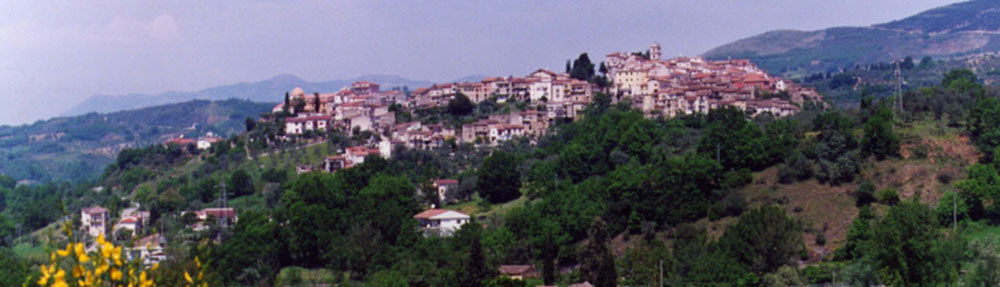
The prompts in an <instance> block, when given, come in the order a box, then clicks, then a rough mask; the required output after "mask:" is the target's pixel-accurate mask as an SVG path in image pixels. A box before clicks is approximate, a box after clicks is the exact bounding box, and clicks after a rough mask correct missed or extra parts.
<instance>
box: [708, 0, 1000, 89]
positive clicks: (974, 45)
mask: <svg viewBox="0 0 1000 287" xmlns="http://www.w3.org/2000/svg"><path fill="white" fill-rule="evenodd" d="M994 51H1000V1H997V0H975V1H969V2H962V3H957V4H952V5H948V6H944V7H940V8H935V9H931V10H928V11H925V12H922V13H919V14H917V15H914V16H911V17H908V18H905V19H901V20H897V21H892V22H889V23H884V24H878V25H873V26H868V27H836V28H829V29H823V30H818V31H793V30H778V31H771V32H766V33H763V34H760V35H757V36H753V37H750V38H746V39H742V40H739V41H736V42H733V43H729V44H726V45H722V46H720V47H717V48H715V49H712V50H710V51H708V52H706V53H705V54H704V55H703V56H705V57H707V58H710V59H724V58H749V59H751V60H753V61H754V62H755V63H757V64H758V65H759V66H761V68H764V69H765V70H767V71H769V72H772V73H777V74H782V75H785V76H793V77H794V76H801V75H804V74H808V73H814V72H831V71H837V70H840V69H844V68H849V67H851V66H854V65H855V64H869V63H875V62H888V61H892V60H894V59H901V58H904V57H907V56H912V57H914V58H917V59H919V58H920V57H923V56H932V57H955V56H965V55H971V54H980V53H985V52H994Z"/></svg>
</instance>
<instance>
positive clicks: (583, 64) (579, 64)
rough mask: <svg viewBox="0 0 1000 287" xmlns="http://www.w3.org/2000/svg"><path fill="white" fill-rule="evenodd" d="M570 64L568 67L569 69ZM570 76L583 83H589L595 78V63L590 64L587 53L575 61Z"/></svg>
mask: <svg viewBox="0 0 1000 287" xmlns="http://www.w3.org/2000/svg"><path fill="white" fill-rule="evenodd" d="M568 64H569V63H567V67H569V66H568ZM569 76H570V77H572V78H574V79H577V80H583V81H589V80H590V79H591V78H593V77H594V63H591V62H590V57H588V56H587V53H583V54H580V56H579V57H577V58H576V60H575V61H573V67H572V68H571V69H570V71H569Z"/></svg>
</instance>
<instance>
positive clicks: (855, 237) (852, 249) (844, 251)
mask: <svg viewBox="0 0 1000 287" xmlns="http://www.w3.org/2000/svg"><path fill="white" fill-rule="evenodd" d="M874 221H875V214H874V213H873V212H872V209H871V207H870V206H867V205H865V206H861V207H860V208H859V209H858V216H857V217H855V218H854V222H852V223H851V228H850V229H848V230H847V238H846V240H845V241H844V246H842V247H840V248H839V249H837V251H836V253H835V255H836V257H837V258H841V259H858V258H861V257H863V256H864V255H866V254H869V253H871V250H870V248H871V242H870V241H871V239H872V238H874V237H875V231H874V230H873V229H872V225H874V224H875V222H874Z"/></svg>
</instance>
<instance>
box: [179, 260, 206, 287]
mask: <svg viewBox="0 0 1000 287" xmlns="http://www.w3.org/2000/svg"><path fill="white" fill-rule="evenodd" d="M194 266H195V268H196V269H198V272H197V274H198V275H197V276H194V277H192V276H191V274H190V273H188V272H187V270H185V271H184V281H186V282H187V285H184V287H208V282H206V281H205V268H204V267H202V266H201V259H198V257H197V256H195V257H194Z"/></svg>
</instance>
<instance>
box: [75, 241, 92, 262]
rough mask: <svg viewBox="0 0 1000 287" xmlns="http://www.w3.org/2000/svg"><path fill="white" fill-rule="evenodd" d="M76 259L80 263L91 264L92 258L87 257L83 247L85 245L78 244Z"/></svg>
mask: <svg viewBox="0 0 1000 287" xmlns="http://www.w3.org/2000/svg"><path fill="white" fill-rule="evenodd" d="M75 251H76V258H77V259H78V260H80V263H87V262H90V257H88V256H87V251H86V250H85V249H84V247H83V243H77V244H76V248H75Z"/></svg>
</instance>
